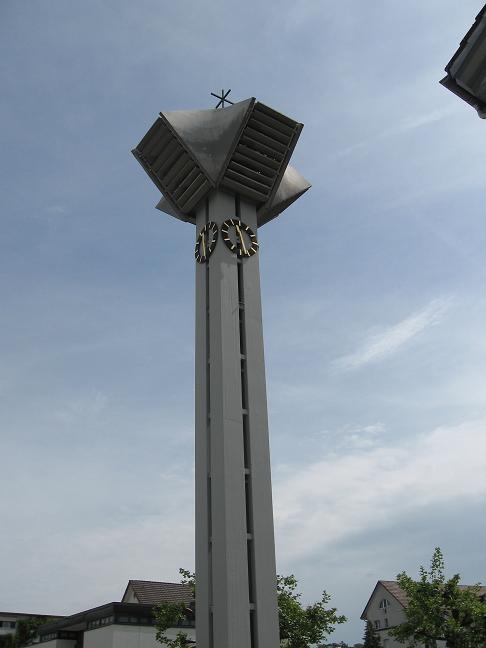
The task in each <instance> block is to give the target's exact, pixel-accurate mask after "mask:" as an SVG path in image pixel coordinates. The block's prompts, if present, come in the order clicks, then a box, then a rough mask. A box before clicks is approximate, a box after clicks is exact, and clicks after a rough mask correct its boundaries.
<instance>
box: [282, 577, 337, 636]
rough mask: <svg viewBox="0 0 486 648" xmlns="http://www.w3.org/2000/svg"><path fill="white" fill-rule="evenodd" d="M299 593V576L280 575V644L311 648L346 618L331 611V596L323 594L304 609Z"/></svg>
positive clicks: (333, 610)
mask: <svg viewBox="0 0 486 648" xmlns="http://www.w3.org/2000/svg"><path fill="white" fill-rule="evenodd" d="M296 590H297V579H296V578H295V576H293V575H290V576H277V600H278V617H279V626H280V641H282V642H285V643H284V645H286V646H288V648H308V646H310V645H311V644H316V643H319V642H320V641H322V640H323V639H324V638H325V637H326V636H327V635H330V634H331V633H332V632H333V631H334V628H335V626H336V625H338V624H340V623H344V622H345V621H346V617H345V616H342V615H338V614H337V610H336V608H327V607H326V606H327V604H328V603H329V601H330V599H331V597H330V595H329V594H328V593H327V592H325V591H324V592H323V593H322V596H321V599H320V600H319V601H316V602H315V603H313V604H312V605H308V606H306V607H304V606H303V605H302V603H301V602H300V600H299V599H300V597H301V595H300V594H299V593H298V592H297V591H296Z"/></svg>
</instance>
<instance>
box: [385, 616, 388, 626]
mask: <svg viewBox="0 0 486 648" xmlns="http://www.w3.org/2000/svg"><path fill="white" fill-rule="evenodd" d="M385 628H388V618H387V617H385Z"/></svg>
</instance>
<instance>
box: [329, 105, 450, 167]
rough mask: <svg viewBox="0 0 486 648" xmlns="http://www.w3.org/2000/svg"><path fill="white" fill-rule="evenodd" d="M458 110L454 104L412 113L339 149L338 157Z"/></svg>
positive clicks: (412, 129) (427, 123)
mask: <svg viewBox="0 0 486 648" xmlns="http://www.w3.org/2000/svg"><path fill="white" fill-rule="evenodd" d="M457 111H458V108H457V107H456V106H454V107H447V108H443V109H440V110H433V111H432V112H429V113H422V114H417V115H412V116H411V117H406V118H405V119H402V120H400V121H399V122H398V123H397V124H396V125H394V126H393V127H392V128H387V129H385V130H382V131H381V132H377V133H375V134H374V135H372V136H371V137H369V138H367V139H365V140H361V141H359V142H356V143H354V144H351V145H350V146H347V147H345V148H343V149H341V150H340V151H338V153H337V157H338V158H343V157H347V156H348V155H351V154H353V153H356V152H358V151H363V150H366V149H368V148H369V147H371V146H372V145H374V144H377V143H379V142H382V140H385V139H388V138H390V137H399V136H401V135H405V134H407V133H410V131H414V130H416V129H418V128H422V126H428V125H430V124H434V123H435V122H440V121H442V120H443V119H447V118H448V117H450V116H452V115H453V114H455V113H457Z"/></svg>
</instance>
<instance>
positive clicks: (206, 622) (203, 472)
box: [195, 201, 212, 648]
mask: <svg viewBox="0 0 486 648" xmlns="http://www.w3.org/2000/svg"><path fill="white" fill-rule="evenodd" d="M196 221H197V222H196V229H197V233H198V234H199V231H200V230H201V229H202V228H203V227H204V225H205V223H206V201H202V203H201V204H200V205H199V207H198V210H197V216H196ZM195 265H196V366H195V369H196V377H195V378H196V402H195V417H196V418H195V424H196V425H195V427H196V435H195V440H196V441H195V456H196V474H195V479H196V500H195V501H196V533H197V537H196V572H197V574H198V581H197V588H196V614H197V636H198V645H199V647H200V648H212V646H211V645H210V614H211V612H210V606H211V603H212V601H211V598H210V585H211V573H210V550H211V548H210V545H209V538H210V529H209V500H210V495H209V492H210V485H209V481H210V470H209V463H208V452H209V444H208V441H209V434H210V418H209V414H210V412H209V408H208V393H209V389H210V386H209V381H208V369H207V368H208V362H209V349H208V344H207V342H208V330H207V321H208V318H207V310H208V306H209V305H208V303H207V292H208V291H207V280H208V277H207V266H206V264H202V263H196V264H195Z"/></svg>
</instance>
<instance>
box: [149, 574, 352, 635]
mask: <svg viewBox="0 0 486 648" xmlns="http://www.w3.org/2000/svg"><path fill="white" fill-rule="evenodd" d="M179 573H180V574H181V576H182V583H183V584H184V585H189V586H190V587H191V588H192V591H193V595H195V576H194V574H193V573H192V572H189V571H187V570H185V569H179ZM296 590H297V580H296V578H295V577H294V576H292V575H291V576H277V599H278V612H279V625H280V640H281V642H282V645H284V646H286V647H287V648H308V646H310V645H311V644H316V643H319V642H320V641H321V640H322V639H324V638H325V637H326V636H327V635H329V634H331V632H333V630H334V627H335V626H336V625H337V624H339V623H344V622H345V621H346V617H344V616H342V615H338V614H337V611H336V608H329V609H328V608H327V607H326V606H327V604H328V603H329V600H330V598H331V597H330V596H329V594H327V593H326V592H323V593H322V597H321V599H320V600H319V601H317V602H316V603H314V604H312V605H308V606H307V607H304V606H303V605H302V604H301V602H300V600H299V599H300V596H301V595H300V594H299V593H298V592H297V591H296ZM186 613H187V608H186V605H185V604H179V603H161V604H160V605H158V606H156V608H154V616H155V626H156V629H157V635H156V637H157V640H158V641H160V642H161V643H165V644H166V645H167V646H168V648H187V647H188V646H193V644H192V643H191V641H190V640H189V639H188V637H187V635H186V633H184V632H179V633H178V634H177V638H176V639H172V640H171V639H168V637H167V636H166V634H165V633H166V631H167V630H168V628H171V627H172V628H173V627H176V626H177V625H178V624H179V623H180V622H181V621H182V620H183V618H184V616H185V615H186Z"/></svg>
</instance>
